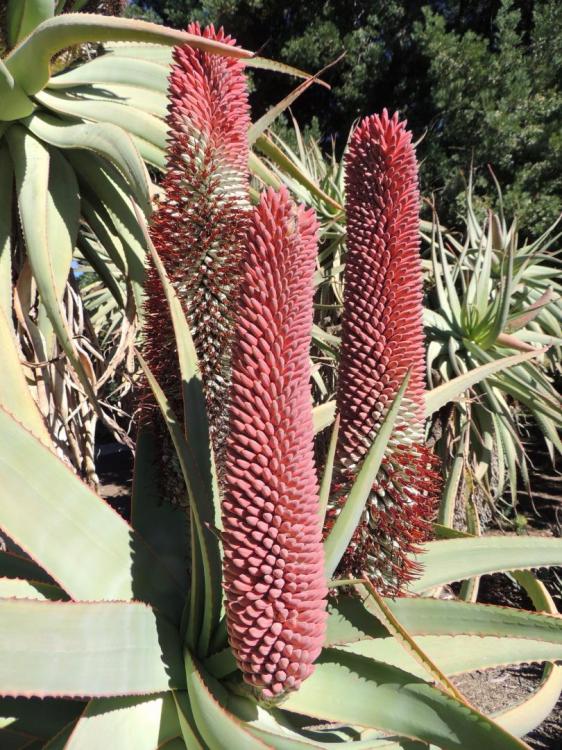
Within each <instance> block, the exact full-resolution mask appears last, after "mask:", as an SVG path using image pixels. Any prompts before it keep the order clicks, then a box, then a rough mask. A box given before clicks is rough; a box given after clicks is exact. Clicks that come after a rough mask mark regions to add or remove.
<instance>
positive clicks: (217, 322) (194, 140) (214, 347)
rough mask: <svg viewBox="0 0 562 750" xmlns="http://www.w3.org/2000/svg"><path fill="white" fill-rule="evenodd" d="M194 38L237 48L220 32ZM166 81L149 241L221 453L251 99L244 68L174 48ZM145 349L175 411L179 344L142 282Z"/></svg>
mask: <svg viewBox="0 0 562 750" xmlns="http://www.w3.org/2000/svg"><path fill="white" fill-rule="evenodd" d="M188 32H190V33H191V34H198V35H202V36H204V37H206V38H208V39H214V40H216V41H220V42H223V43H225V44H234V40H232V39H231V38H230V37H227V36H225V34H224V32H223V30H222V29H220V30H219V31H218V32H215V30H214V28H213V27H212V26H210V27H209V28H207V29H205V30H204V31H201V29H200V28H199V26H198V25H197V24H192V25H190V26H189V27H188ZM173 54H174V65H173V66H172V71H171V74H170V82H169V100H170V103H169V107H168V109H169V113H168V117H167V122H168V126H169V136H168V151H167V153H168V156H167V171H166V175H165V177H164V180H163V182H162V188H163V191H164V199H163V200H162V201H161V203H160V205H159V207H158V209H157V211H156V212H155V215H154V217H153V220H152V222H151V236H152V238H153V241H154V245H155V247H156V249H157V251H158V254H159V255H160V258H161V259H162V262H163V264H164V267H165V268H166V271H167V273H168V276H169V278H170V281H171V282H172V284H173V286H174V287H175V289H176V291H177V293H178V296H179V299H180V301H181V303H182V306H183V309H184V312H185V314H186V317H187V319H188V322H189V326H190V329H191V333H192V335H193V339H194V343H195V348H196V350H197V354H198V357H199V362H200V365H201V370H202V376H203V383H204V387H205V396H206V400H207V409H208V415H209V424H210V429H211V437H212V438H213V443H214V446H215V450H216V451H217V453H220V451H221V449H222V444H223V441H224V435H225V430H226V409H225V390H226V389H227V388H228V381H229V359H230V346H231V341H232V320H231V310H232V302H233V299H235V298H236V296H237V289H238V282H239V265H240V257H241V252H242V246H243V242H244V237H245V234H246V226H247V220H248V215H249V211H250V204H249V198H248V191H249V173H248V135H247V132H248V127H249V125H250V115H249V105H248V94H247V87H246V79H245V75H244V67H243V64H242V63H241V62H240V61H238V60H235V59H234V58H230V57H223V56H221V55H211V54H209V53H207V52H203V51H201V50H196V49H193V48H192V47H189V46H183V47H176V48H175V49H174V53H173ZM146 289H147V301H146V327H145V346H144V352H145V355H146V359H147V361H148V363H149V364H150V365H151V367H152V369H153V371H154V374H155V375H156V377H157V379H158V381H159V382H160V384H161V385H162V387H163V389H164V392H165V393H166V395H167V396H168V398H169V399H170V400H171V402H172V404H173V405H174V406H175V407H178V405H181V380H180V377H179V372H178V368H177V354H176V343H175V339H174V332H173V328H172V324H171V321H170V318H169V313H168V308H167V304H166V301H165V298H164V294H163V291H162V287H161V284H160V282H159V279H158V277H157V274H156V273H155V271H154V270H153V269H150V270H149V274H148V279H147V285H146Z"/></svg>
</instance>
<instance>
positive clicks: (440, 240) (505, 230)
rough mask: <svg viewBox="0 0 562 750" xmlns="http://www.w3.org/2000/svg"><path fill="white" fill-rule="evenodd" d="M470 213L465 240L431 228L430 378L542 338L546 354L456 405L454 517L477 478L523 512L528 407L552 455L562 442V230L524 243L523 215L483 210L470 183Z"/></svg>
mask: <svg viewBox="0 0 562 750" xmlns="http://www.w3.org/2000/svg"><path fill="white" fill-rule="evenodd" d="M500 199H501V193H500ZM466 223H467V225H466V233H465V237H464V238H463V239H462V240H459V239H458V237H456V236H455V234H454V233H451V232H448V231H446V230H444V229H443V228H440V227H439V226H438V225H437V223H435V225H434V227H433V230H432V232H430V233H427V234H426V235H425V238H426V241H427V242H428V244H429V247H430V251H431V261H430V264H429V266H430V283H431V284H432V287H433V288H432V291H431V296H430V301H429V307H428V308H427V309H426V310H425V311H424V320H425V324H426V326H427V331H428V336H429V339H430V342H429V345H428V349H427V368H428V376H429V379H430V383H431V384H432V385H437V384H439V383H444V382H446V381H447V380H449V379H451V378H453V377H455V376H456V375H458V374H459V373H467V372H470V371H471V370H472V369H474V368H477V367H478V366H481V365H484V364H487V363H492V362H494V361H497V360H498V359H500V358H502V357H505V356H506V355H507V354H510V353H512V354H513V353H514V352H518V351H521V352H525V351H532V350H533V348H534V349H535V350H536V351H541V352H542V354H541V356H540V357H539V358H538V359H535V361H530V362H525V363H522V364H520V365H517V366H516V367H514V368H513V369H511V370H510V371H509V372H501V373H498V374H497V375H494V376H493V377H490V378H488V379H487V380H486V381H483V382H481V383H479V384H478V385H476V386H475V387H474V389H473V390H472V392H471V393H470V396H469V397H468V398H466V399H464V400H462V401H461V402H460V403H457V404H455V405H454V406H453V407H451V408H450V410H449V414H448V415H446V418H445V423H444V430H443V436H442V438H441V439H440V441H439V448H440V450H441V453H442V455H443V457H444V458H445V460H447V462H448V463H450V462H452V461H453V460H457V464H458V465H459V467H460V466H461V464H462V465H463V470H462V472H460V471H459V472H458V473H457V476H456V481H454V482H451V483H450V484H449V486H448V488H447V492H446V494H445V496H444V498H443V504H442V509H441V519H442V520H443V521H444V522H450V520H451V518H452V514H453V508H454V500H455V497H456V495H457V493H458V491H459V486H460V485H461V484H463V485H465V486H467V483H468V486H470V485H474V486H475V487H479V488H481V491H482V492H483V493H484V497H485V498H486V499H487V500H488V501H489V502H491V503H495V505H496V508H497V510H498V511H501V510H502V502H503V503H504V506H503V507H504V510H505V509H507V512H508V514H509V513H510V512H511V513H512V512H513V509H514V508H515V507H516V505H517V489H518V484H519V483H518V476H519V475H520V476H521V477H522V479H523V484H524V486H525V488H526V489H527V490H530V487H531V483H530V477H529V471H528V458H527V455H526V452H525V449H524V446H523V440H522V432H523V431H522V428H521V422H522V420H524V419H525V417H526V416H527V415H529V416H531V417H532V418H533V421H534V422H535V424H536V425H537V426H538V427H539V429H540V431H541V432H542V434H543V436H544V440H545V442H546V445H547V447H548V450H549V452H550V455H551V458H552V460H553V461H554V458H555V454H560V453H561V452H562V442H561V441H560V435H559V430H560V429H561V428H562V418H561V413H562V412H561V410H560V398H559V394H558V393H557V390H556V388H555V385H554V382H553V374H554V372H555V370H556V366H557V362H559V356H560V344H561V343H562V336H561V334H562V328H561V313H560V292H561V291H562V287H561V286H560V284H559V283H558V281H557V277H558V265H559V261H558V258H557V256H556V254H554V253H553V254H551V253H549V252H547V250H548V248H549V247H550V246H552V244H553V243H555V242H556V240H557V239H558V237H557V236H556V235H555V234H554V232H555V228H556V225H554V226H553V227H551V228H550V230H549V231H547V232H546V233H545V234H544V236H542V237H540V238H539V239H538V240H537V241H536V242H533V243H532V244H527V243H525V244H523V245H519V243H518V237H517V226H516V222H515V221H514V222H513V223H512V224H511V226H508V225H507V223H506V221H505V218H504V216H503V213H501V212H500V213H499V214H498V215H496V214H493V213H491V212H490V213H489V214H488V216H487V218H486V219H485V220H484V222H483V223H480V222H479V221H478V220H477V218H476V215H475V212H474V208H473V206H472V196H471V189H470V185H469V190H468V204H467V216H466ZM549 347H550V351H548V349H549ZM441 421H443V420H442V419H441ZM507 492H509V497H510V501H508V502H507V503H506V502H505V500H502V498H503V497H504V495H505V494H506V493H507ZM510 506H511V511H510ZM446 519H448V520H446Z"/></svg>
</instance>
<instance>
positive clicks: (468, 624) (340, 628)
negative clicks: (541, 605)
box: [326, 596, 562, 646]
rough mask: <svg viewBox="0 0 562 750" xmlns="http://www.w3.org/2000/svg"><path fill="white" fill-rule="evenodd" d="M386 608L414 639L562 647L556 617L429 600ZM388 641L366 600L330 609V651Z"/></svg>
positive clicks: (343, 600)
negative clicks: (467, 638) (490, 639)
mask: <svg viewBox="0 0 562 750" xmlns="http://www.w3.org/2000/svg"><path fill="white" fill-rule="evenodd" d="M385 602H386V604H387V606H388V607H389V609H390V610H391V612H392V613H393V615H394V616H395V617H396V618H397V619H398V620H399V622H401V623H402V625H404V627H405V628H407V629H408V631H409V632H410V633H411V634H412V635H414V636H420V635H423V636H440V635H442V636H455V635H474V636H495V637H498V638H499V637H506V638H529V639H531V640H536V641H541V642H544V643H554V644H557V645H561V644H562V619H561V618H560V617H557V616H553V615H552V614H543V613H536V612H527V611H524V610H519V609H513V608H509V607H499V606H495V605H491V604H470V603H467V602H462V601H455V600H452V599H451V600H447V599H429V598H425V597H424V598H400V599H385ZM386 635H387V631H386V630H385V628H384V627H383V626H382V625H381V624H380V623H379V621H378V619H377V618H376V615H375V613H374V612H372V611H371V606H370V601H369V600H368V599H367V600H365V602H362V601H361V600H360V599H358V598H357V597H349V596H342V597H340V598H339V599H338V601H337V602H334V603H332V604H330V605H329V617H328V629H327V637H326V645H327V646H339V645H343V644H349V643H353V642H355V641H360V640H365V639H369V638H380V637H385V636H386Z"/></svg>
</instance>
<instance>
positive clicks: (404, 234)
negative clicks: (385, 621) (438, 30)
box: [326, 110, 438, 595]
mask: <svg viewBox="0 0 562 750" xmlns="http://www.w3.org/2000/svg"><path fill="white" fill-rule="evenodd" d="M346 189H347V197H346V211H347V256H346V268H345V288H344V313H343V326H342V343H341V361H340V370H339V384H338V395H337V405H338V411H339V413H340V430H339V443H338V451H337V455H336V460H337V466H338V471H339V476H338V478H337V480H336V486H335V487H334V489H335V490H336V493H339V499H338V500H337V501H336V503H335V505H334V506H332V508H331V509H330V512H329V514H328V523H327V528H326V531H329V529H330V528H331V526H332V525H333V522H334V520H335V517H336V516H337V513H338V512H339V508H340V507H341V505H343V503H344V502H345V495H346V493H347V491H348V490H349V487H350V485H351V483H352V482H353V480H354V478H355V476H356V475H357V471H358V469H359V467H360V466H361V463H362V461H363V459H364V457H365V455H366V453H367V451H368V449H369V447H370V445H371V444H372V442H373V440H374V438H375V437H376V435H377V432H378V430H379V428H380V424H381V422H382V419H383V418H384V416H385V414H386V411H387V409H388V408H389V406H390V404H391V403H392V400H393V399H394V397H395V396H396V394H397V392H398V389H399V388H400V385H401V384H402V382H403V380H404V377H405V375H406V373H407V371H408V369H411V374H410V381H409V385H408V389H407V391H406V393H405V396H404V399H403V401H402V406H401V412H400V415H399V418H398V421H397V427H396V429H395V434H394V436H393V438H392V440H391V441H390V443H389V448H388V451H387V455H386V457H385V459H384V461H383V465H382V467H381V472H380V474H379V478H378V479H377V482H376V484H375V486H374V487H373V491H372V493H371V497H370V498H369V500H368V501H367V504H366V508H365V514H364V517H363V519H362V521H361V523H360V524H359V527H358V529H357V531H356V533H355V536H354V537H353V539H352V541H351V544H350V546H349V548H348V550H347V552H346V555H345V556H344V558H343V560H342V562H341V564H340V568H339V569H338V574H340V575H341V576H342V577H344V578H347V577H361V576H363V575H365V574H366V575H368V576H369V577H370V578H371V580H372V581H373V582H374V583H375V584H376V585H377V587H378V588H379V590H381V591H382V592H384V593H388V594H393V595H394V594H397V593H399V592H400V591H401V589H402V587H403V586H404V584H406V583H407V582H408V581H409V580H411V579H412V578H413V577H414V576H415V574H416V572H417V568H416V565H415V564H414V563H413V562H412V560H411V556H412V554H413V553H416V552H418V551H419V545H420V544H421V543H423V542H424V541H426V540H427V539H428V538H429V536H430V533H431V520H432V515H433V513H434V509H435V506H436V501H437V493H438V477H437V474H436V473H435V471H434V466H435V458H434V457H433V455H432V454H431V452H430V451H429V450H428V449H427V448H426V447H425V446H424V445H423V423H424V418H425V413H424V391H425V367H424V362H425V351H424V336H423V324H422V271H421V260H420V255H419V244H420V241H419V209H420V199H419V191H418V169H417V163H416V156H415V151H414V147H413V145H412V136H411V133H410V132H409V131H408V130H407V129H406V123H405V122H399V120H398V115H397V114H395V115H394V116H393V117H392V118H389V117H388V114H387V112H386V110H385V111H384V112H383V114H382V115H381V116H378V115H373V116H371V117H366V118H365V119H364V120H362V121H361V123H360V124H359V126H358V127H357V129H356V130H355V132H354V133H353V136H352V137H351V140H350V144H349V150H348V153H347V156H346Z"/></svg>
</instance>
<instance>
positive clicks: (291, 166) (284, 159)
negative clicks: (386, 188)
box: [255, 135, 343, 212]
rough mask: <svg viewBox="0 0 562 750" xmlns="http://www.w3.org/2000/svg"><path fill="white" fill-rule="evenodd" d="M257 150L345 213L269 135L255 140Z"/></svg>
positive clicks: (314, 194) (330, 204)
mask: <svg viewBox="0 0 562 750" xmlns="http://www.w3.org/2000/svg"><path fill="white" fill-rule="evenodd" d="M255 145H256V148H257V149H258V150H259V151H261V152H262V153H263V154H265V156H267V157H268V158H269V159H271V161H272V162H273V163H274V164H276V165H277V166H278V167H279V168H280V169H281V170H282V171H283V172H285V173H286V174H288V175H290V176H291V177H294V178H295V180H297V181H298V182H300V184H301V185H303V186H304V187H305V188H306V189H307V190H309V191H310V193H311V194H312V195H313V196H315V197H316V198H318V199H319V200H321V201H323V202H324V203H327V204H328V206H330V208H333V209H335V210H336V211H342V212H343V206H340V204H339V203H338V202H337V201H335V200H334V199H333V198H332V197H330V196H329V195H328V194H327V193H325V192H324V191H323V190H322V189H321V188H320V187H319V186H318V185H317V184H316V183H315V182H313V181H312V180H311V179H310V177H309V176H308V175H307V174H305V173H304V171H303V170H302V169H299V168H298V166H297V165H296V164H295V163H294V162H293V161H291V159H289V157H288V156H286V155H285V154H284V153H283V151H282V150H281V149H280V148H279V147H278V146H277V145H276V144H275V143H273V141H272V140H271V138H268V137H267V135H257V136H256V139H255Z"/></svg>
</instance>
